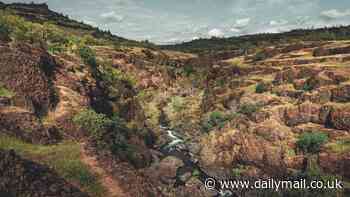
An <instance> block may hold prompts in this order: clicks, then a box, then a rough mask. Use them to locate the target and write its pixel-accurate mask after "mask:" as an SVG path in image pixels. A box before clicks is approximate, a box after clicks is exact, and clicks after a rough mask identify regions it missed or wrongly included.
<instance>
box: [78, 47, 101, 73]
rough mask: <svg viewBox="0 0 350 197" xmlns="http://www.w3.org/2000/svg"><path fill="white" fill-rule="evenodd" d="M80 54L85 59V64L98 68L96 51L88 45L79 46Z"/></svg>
mask: <svg viewBox="0 0 350 197" xmlns="http://www.w3.org/2000/svg"><path fill="white" fill-rule="evenodd" d="M79 55H80V57H81V58H82V59H83V61H84V63H85V64H88V65H90V66H91V67H92V68H94V69H96V68H97V60H96V54H95V52H94V51H93V50H92V49H91V48H90V47H87V46H83V47H80V48H79Z"/></svg>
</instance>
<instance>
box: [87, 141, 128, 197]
mask: <svg viewBox="0 0 350 197" xmlns="http://www.w3.org/2000/svg"><path fill="white" fill-rule="evenodd" d="M84 147H85V146H84V144H82V145H81V161H82V162H83V163H84V164H85V165H87V166H88V167H89V169H90V170H91V171H92V172H93V173H95V174H96V175H98V176H99V177H100V181H101V184H102V185H103V186H104V187H105V188H106V189H107V192H108V195H107V196H106V197H131V196H130V195H129V194H127V193H125V192H124V191H123V189H122V188H121V187H120V185H121V184H120V183H118V181H117V180H115V179H113V178H112V176H110V175H109V174H108V172H106V170H105V169H103V168H102V167H101V166H100V165H99V163H98V161H97V159H96V157H95V156H92V155H89V154H88V153H87V151H86V150H85V148H84Z"/></svg>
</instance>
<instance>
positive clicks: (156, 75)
mask: <svg viewBox="0 0 350 197" xmlns="http://www.w3.org/2000/svg"><path fill="white" fill-rule="evenodd" d="M1 7H4V5H2V4H0V8H1ZM5 7H6V6H5ZM10 7H11V6H10ZM11 9H15V10H17V12H18V15H21V16H25V17H26V18H27V19H28V18H29V19H30V20H31V21H35V20H34V19H35V17H37V16H38V15H45V16H46V17H47V16H52V17H53V18H54V16H56V15H55V14H50V13H51V11H48V10H47V7H46V6H45V5H38V6H29V7H28V6H26V5H22V4H15V5H12V8H11ZM36 10H37V11H36ZM32 12H35V13H36V14H37V15H35V16H32V15H31V14H33V13H32ZM21 13H22V14H21ZM23 13H25V15H23ZM35 13H34V14H35ZM58 16H59V15H57V17H58ZM33 17H34V18H33ZM44 18H45V17H44ZM48 18H50V17H48ZM48 18H45V20H47V19H48ZM31 24H32V23H31ZM35 24H36V23H35ZM39 27H41V28H43V29H45V28H46V27H44V26H39ZM64 27H65V28H66V27H67V26H64ZM56 28H57V29H54V32H55V33H57V35H55V38H56V37H59V36H60V34H59V33H60V31H59V30H61V29H60V28H61V26H57V27H56ZM70 28H72V27H70ZM46 30H47V32H49V30H50V31H51V30H52V29H46ZM47 32H46V33H47ZM63 32H64V36H63V38H62V39H64V38H65V37H69V36H70V40H65V41H62V43H60V41H58V42H57V41H54V40H50V38H47V39H48V40H41V44H39V45H38V43H31V44H29V43H30V42H28V41H21V42H20V41H18V40H17V39H16V38H15V37H13V35H7V36H8V38H11V39H8V38H7V39H3V41H2V42H0V134H1V135H0V139H2V138H4V137H3V136H6V137H9V136H11V137H13V138H4V139H20V140H21V141H25V142H27V143H29V144H32V145H36V146H37V147H36V148H35V150H34V152H35V153H41V150H42V149H46V148H51V147H57V146H59V145H60V144H61V143H64V142H67V141H73V142H72V143H73V144H75V145H79V146H78V147H80V148H81V150H78V152H79V151H81V154H80V153H78V154H77V155H80V157H82V158H79V156H77V160H78V161H81V160H83V161H85V160H84V158H83V156H84V154H86V153H87V152H88V153H89V154H91V155H92V156H93V157H94V158H96V161H94V162H93V163H91V161H90V160H88V161H85V162H86V163H87V165H88V167H87V168H88V171H89V170H90V171H91V172H94V173H97V174H103V175H107V177H106V176H104V177H96V180H97V182H102V183H103V186H104V187H105V188H107V190H108V188H109V189H110V188H111V187H113V186H115V185H113V184H111V181H110V180H114V181H115V182H118V183H119V184H118V185H119V186H120V188H119V186H118V188H119V189H121V190H123V194H124V193H125V195H129V196H150V197H151V196H213V195H217V193H215V192H213V193H212V192H209V191H206V190H205V189H204V188H203V183H202V181H203V175H204V174H205V175H206V176H209V175H210V176H213V177H215V178H217V179H223V178H239V179H243V178H244V179H257V178H267V177H274V178H285V177H299V176H302V175H305V174H308V173H309V171H310V169H309V168H310V166H311V164H312V165H316V167H317V169H320V171H317V173H318V174H317V177H318V178H327V177H333V178H334V177H342V178H343V179H344V180H345V181H346V180H347V179H348V178H350V175H349V173H348V172H347V171H346V170H344V169H345V168H346V166H347V165H349V161H350V157H349V150H350V149H349V137H350V134H349V131H350V105H349V102H350V85H349V80H350V77H349V76H350V69H349V67H348V63H349V62H348V61H349V60H350V58H349V57H348V56H349V53H348V52H349V51H348V48H349V46H348V45H349V44H348V43H346V42H324V43H320V42H307V43H290V44H288V45H286V44H285V45H281V46H270V47H267V48H264V49H259V50H257V51H256V52H255V51H254V50H252V51H249V54H246V53H243V52H242V51H241V50H239V51H224V52H220V53H218V54H210V55H204V56H198V55H195V54H188V53H181V52H174V51H162V50H158V49H152V48H147V49H146V48H142V47H135V46H133V47H130V46H120V45H117V46H116V45H115V43H114V42H113V40H112V41H111V40H109V39H102V38H100V39H101V40H100V39H97V38H94V37H88V38H86V37H82V36H81V32H86V28H84V27H82V29H79V28H77V29H75V31H73V33H72V32H70V31H68V30H67V31H63ZM76 32H78V33H76ZM79 32H80V33H79ZM41 33H43V32H41ZM47 34H49V33H47ZM67 35H69V36H67ZM61 36H62V35H61ZM48 37H49V35H48ZM56 42H57V43H56ZM47 51H49V52H47ZM261 53H262V54H263V55H264V58H261V57H260V58H259V56H261ZM87 110H88V113H85V114H84V113H83V115H85V116H84V117H83V118H82V120H83V121H80V124H78V123H77V122H79V121H77V120H76V119H77V116H78V115H81V113H82V112H86V111H87ZM78 117H79V116H78ZM80 118H81V117H80ZM305 133H307V134H310V135H311V136H313V135H314V134H316V137H317V136H318V137H320V136H321V138H322V136H323V137H324V136H326V137H324V138H326V140H324V138H322V139H321V141H322V140H323V141H322V143H320V144H317V145H319V146H317V147H316V148H315V147H311V148H315V149H317V150H316V151H314V150H313V151H311V152H307V150H309V149H311V148H310V147H306V148H305V147H303V144H302V145H300V144H301V142H300V140H301V138H302V137H303V136H304V135H305ZM175 135H176V136H175ZM174 136H175V137H174ZM174 138H175V139H176V140H177V141H176V140H174ZM316 140H320V139H316ZM174 141H175V142H176V143H178V144H176V143H174ZM0 142H1V141H0ZM304 143H305V142H304ZM12 144H15V143H12ZM12 144H11V143H10V142H9V143H8V144H6V143H0V146H1V147H0V149H5V150H1V151H0V158H1V159H0V195H2V194H4V195H5V194H6V195H12V196H21V195H23V196H86V195H90V196H112V194H111V193H113V192H115V190H110V193H108V192H107V193H103V192H100V193H98V192H95V193H93V192H91V191H90V190H88V189H86V188H85V187H84V184H86V182H84V176H81V177H80V178H81V179H83V180H82V181H81V182H79V181H78V182H77V183H76V182H74V181H73V182H72V181H69V180H64V179H63V178H60V176H59V175H58V174H57V173H56V172H54V171H53V170H51V168H50V167H51V166H49V164H47V163H42V160H45V159H47V158H50V157H51V155H45V154H39V156H36V157H35V156H33V155H32V154H28V153H27V152H26V151H18V150H21V148H22V149H25V148H26V146H23V145H22V146H20V145H18V146H19V147H16V148H17V149H16V150H17V151H18V152H17V153H14V152H13V151H10V152H9V151H8V149H12V148H13V146H12ZM81 144H83V145H84V146H80V145H81ZM174 144H175V145H174ZM312 145H313V144H312V143H311V145H310V144H306V145H305V146H312ZM23 147H24V148H23ZM38 147H39V148H38ZM303 148H304V149H303ZM165 150H168V151H165ZM169 150H175V153H178V154H174V152H172V151H169ZM179 150H180V151H179ZM176 151H178V152H176ZM169 152H170V153H169ZM179 152H180V153H182V154H179ZM67 154H68V153H67ZM34 155H35V154H34ZM184 155H185V156H184ZM85 156H86V155H85ZM23 158H26V159H23ZM29 160H32V161H29ZM89 161H90V163H89ZM75 162H77V161H75ZM75 162H73V164H72V163H69V164H70V165H73V167H72V169H73V170H72V169H71V168H68V167H67V169H68V170H67V169H64V170H67V171H68V172H67V173H68V175H69V176H68V177H70V176H73V177H74V175H76V173H77V172H81V171H80V168H81V166H79V169H77V168H78V167H75V165H77V166H78V164H76V163H75ZM40 163H41V164H40ZM69 164H67V165H69ZM51 165H52V164H51ZM96 165H97V167H96ZM96 169H98V170H96ZM101 171H102V172H101ZM78 174H79V173H78ZM89 180H90V179H89ZM108 180H109V181H108ZM112 182H113V181H112ZM73 185H74V186H76V187H74V186H73ZM38 188H40V189H38ZM78 188H79V189H78ZM90 189H91V188H90ZM79 190H81V191H84V192H85V193H87V194H85V193H84V192H81V191H79ZM85 190H86V191H85ZM21 191H25V192H23V193H21ZM111 191H112V192H111ZM1 192H2V193H1ZM254 195H255V193H254V194H252V196H254ZM277 195H278V194H277ZM339 195H343V196H346V195H347V194H339Z"/></svg>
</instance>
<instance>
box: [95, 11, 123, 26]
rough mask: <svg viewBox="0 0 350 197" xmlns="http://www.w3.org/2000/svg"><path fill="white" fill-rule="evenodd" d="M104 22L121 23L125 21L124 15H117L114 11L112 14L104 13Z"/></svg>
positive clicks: (102, 15)
mask: <svg viewBox="0 0 350 197" xmlns="http://www.w3.org/2000/svg"><path fill="white" fill-rule="evenodd" d="M100 17H101V18H102V19H104V21H106V22H109V23H114V22H121V21H123V20H124V17H123V16H122V15H119V14H117V13H115V12H114V11H112V12H107V13H102V14H101V15H100Z"/></svg>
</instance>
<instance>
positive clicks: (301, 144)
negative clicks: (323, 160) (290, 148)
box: [297, 133, 328, 153]
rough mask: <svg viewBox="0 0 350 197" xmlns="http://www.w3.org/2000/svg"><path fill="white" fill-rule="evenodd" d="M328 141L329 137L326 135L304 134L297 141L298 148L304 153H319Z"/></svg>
mask: <svg viewBox="0 0 350 197" xmlns="http://www.w3.org/2000/svg"><path fill="white" fill-rule="evenodd" d="M327 141H328V136H327V134H325V133H303V134H302V135H301V136H300V137H299V139H298V141H297V146H298V148H300V149H301V150H302V151H303V152H304V153H317V152H319V151H320V148H321V146H322V145H323V144H325V143H326V142H327Z"/></svg>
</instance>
